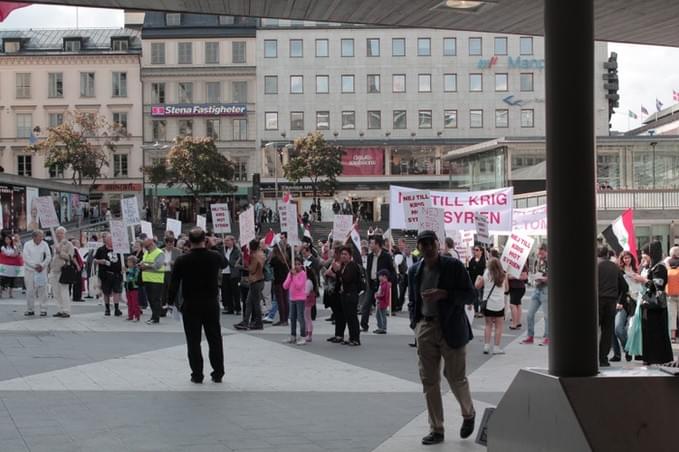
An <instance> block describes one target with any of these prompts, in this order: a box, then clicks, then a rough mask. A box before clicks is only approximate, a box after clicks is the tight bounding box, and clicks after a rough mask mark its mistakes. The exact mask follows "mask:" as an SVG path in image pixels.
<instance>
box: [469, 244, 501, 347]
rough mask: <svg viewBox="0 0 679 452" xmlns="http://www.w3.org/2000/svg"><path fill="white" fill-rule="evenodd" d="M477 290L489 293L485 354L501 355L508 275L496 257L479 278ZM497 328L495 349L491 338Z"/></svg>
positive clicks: (484, 343)
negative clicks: (484, 290)
mask: <svg viewBox="0 0 679 452" xmlns="http://www.w3.org/2000/svg"><path fill="white" fill-rule="evenodd" d="M474 285H475V286H476V288H477V289H483V288H485V289H486V290H487V291H488V295H487V296H486V299H485V300H484V301H485V305H486V306H485V308H484V310H483V315H484V317H485V319H486V329H485V331H484V335H483V336H484V337H483V353H484V354H486V355H487V354H489V353H491V354H493V355H501V354H504V350H502V348H500V341H501V340H502V331H503V328H504V321H505V291H506V290H507V289H508V286H507V275H506V274H505V272H504V270H503V269H502V265H501V264H500V260H499V259H496V258H494V257H492V258H490V259H489V260H488V264H487V266H486V269H485V270H484V272H483V275H482V276H477V278H476V283H475V284H474ZM493 328H495V349H493V346H492V345H491V343H490V338H491V335H492V333H493Z"/></svg>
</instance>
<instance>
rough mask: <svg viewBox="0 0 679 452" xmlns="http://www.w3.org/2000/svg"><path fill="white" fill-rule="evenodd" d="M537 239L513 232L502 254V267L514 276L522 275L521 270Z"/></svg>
mask: <svg viewBox="0 0 679 452" xmlns="http://www.w3.org/2000/svg"><path fill="white" fill-rule="evenodd" d="M534 242H535V240H534V239H533V238H531V237H528V236H527V235H523V234H518V233H516V232H512V234H511V235H510V236H509V240H507V243H506V244H505V248H504V250H503V251H502V256H500V262H501V263H502V268H504V270H505V271H506V272H507V273H508V274H509V275H510V276H512V277H514V278H517V279H518V278H519V277H521V270H523V266H524V265H526V259H528V255H529V254H530V250H531V248H532V247H533V243H534Z"/></svg>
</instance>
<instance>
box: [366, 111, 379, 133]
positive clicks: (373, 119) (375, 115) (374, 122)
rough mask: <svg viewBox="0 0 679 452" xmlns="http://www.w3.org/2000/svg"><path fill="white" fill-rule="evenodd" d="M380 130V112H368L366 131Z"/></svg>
mask: <svg viewBox="0 0 679 452" xmlns="http://www.w3.org/2000/svg"><path fill="white" fill-rule="evenodd" d="M381 128H382V112H381V111H379V110H369V111H368V129H381Z"/></svg>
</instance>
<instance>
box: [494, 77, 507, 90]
mask: <svg viewBox="0 0 679 452" xmlns="http://www.w3.org/2000/svg"><path fill="white" fill-rule="evenodd" d="M508 89H509V76H508V75H507V74H495V91H507V90H508Z"/></svg>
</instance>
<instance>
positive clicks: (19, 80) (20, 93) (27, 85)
mask: <svg viewBox="0 0 679 452" xmlns="http://www.w3.org/2000/svg"><path fill="white" fill-rule="evenodd" d="M30 97H31V74H30V73H27V72H18V73H17V74H16V98H17V99H30Z"/></svg>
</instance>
